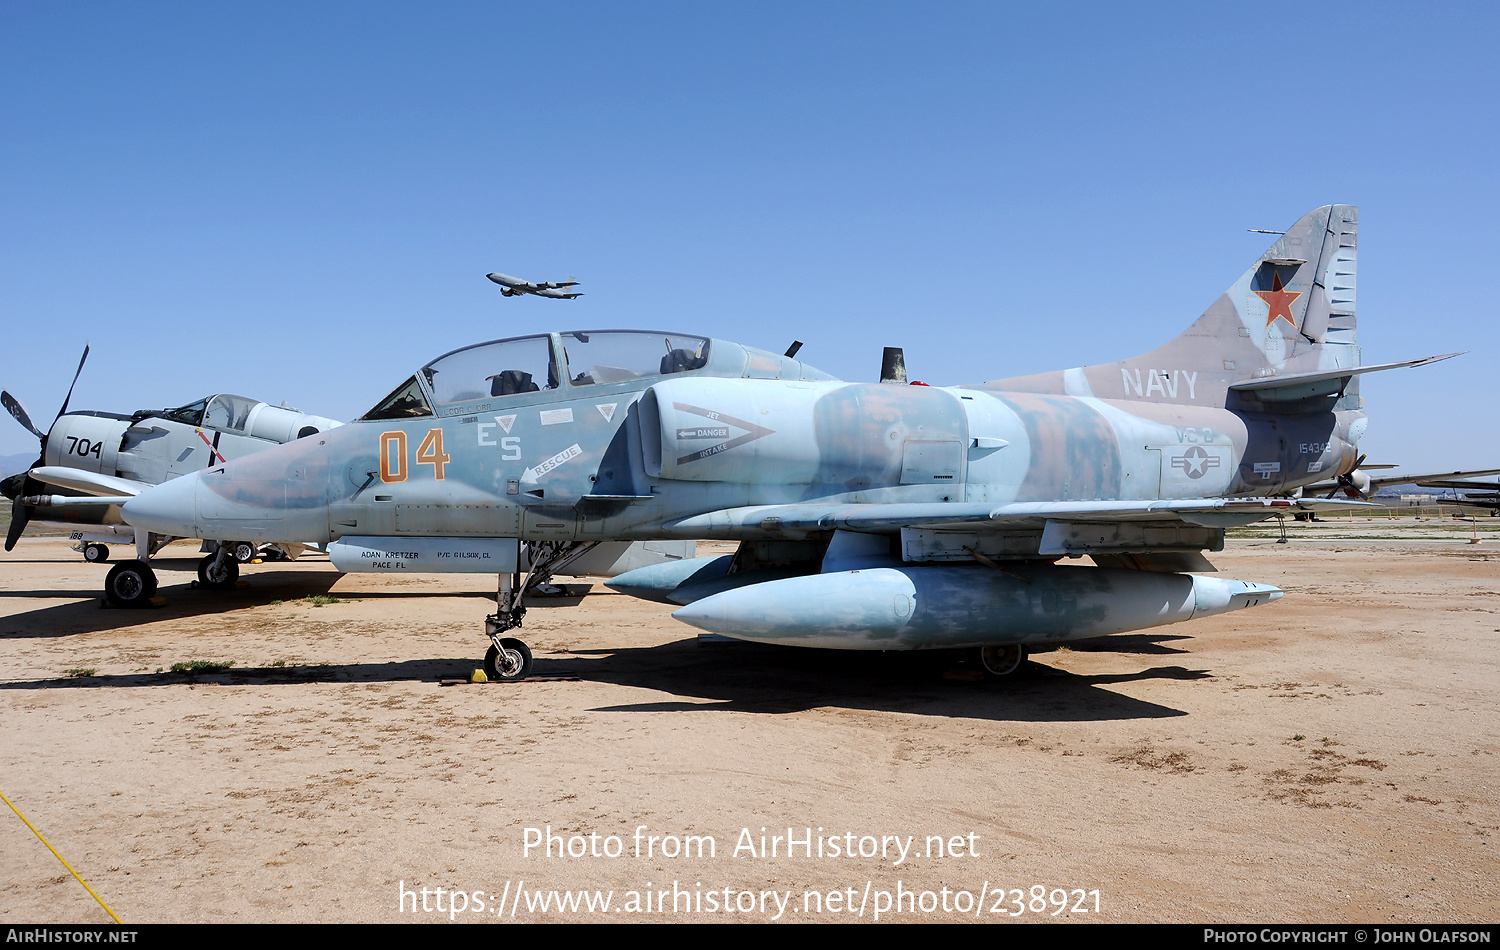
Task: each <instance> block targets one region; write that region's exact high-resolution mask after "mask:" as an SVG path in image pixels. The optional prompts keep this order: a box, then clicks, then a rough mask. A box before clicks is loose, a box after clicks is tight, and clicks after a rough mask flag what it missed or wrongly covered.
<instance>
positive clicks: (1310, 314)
mask: <svg viewBox="0 0 1500 950" xmlns="http://www.w3.org/2000/svg"><path fill="white" fill-rule="evenodd" d="M1358 244H1359V213H1358V209H1356V208H1355V207H1354V206H1353V205H1327V206H1325V207H1322V208H1319V209H1317V210H1316V211H1312V212H1310V213H1308V214H1306V215H1304V216H1303V217H1302V219H1301V220H1299V221H1298V222H1297V223H1296V224H1294V225H1292V226H1291V227H1290V228H1288V229H1287V230H1286V232H1285V233H1284V234H1283V235H1282V236H1281V237H1280V238H1279V239H1278V240H1277V241H1276V243H1274V244H1272V245H1271V247H1270V248H1269V249H1267V250H1266V252H1265V253H1264V254H1262V255H1261V256H1260V258H1259V260H1257V261H1256V262H1255V263H1254V264H1252V265H1250V268H1249V269H1248V270H1246V271H1245V273H1244V274H1242V275H1241V276H1240V279H1239V280H1237V281H1235V282H1234V284H1233V285H1231V286H1230V288H1229V289H1228V290H1226V291H1225V292H1224V293H1223V294H1221V295H1220V296H1219V299H1218V300H1216V301H1214V303H1213V305H1212V306H1210V307H1209V308H1208V309H1207V310H1206V311H1204V313H1203V315H1202V316H1201V317H1199V318H1198V319H1197V321H1195V322H1194V323H1193V325H1192V326H1190V327H1188V328H1187V330H1186V331H1184V332H1183V333H1182V335H1181V336H1178V337H1177V338H1175V339H1173V340H1171V341H1170V342H1168V343H1166V344H1164V345H1162V346H1159V347H1157V348H1156V349H1154V350H1151V351H1150V352H1148V353H1142V354H1141V355H1140V356H1136V357H1133V358H1131V359H1127V360H1121V361H1119V362H1117V363H1101V364H1098V365H1096V366H1084V367H1077V368H1074V369H1069V370H1063V371H1061V372H1056V373H1043V374H1040V375H1037V376H1026V377H1021V378H1018V379H1009V380H997V381H995V382H991V383H986V384H985V386H984V388H985V389H997V390H1010V391H1020V392H1050V393H1060V394H1067V395H1073V396H1097V397H1100V398H1104V399H1131V400H1144V401H1147V402H1161V403H1175V404H1187V405H1200V406H1201V405H1211V406H1222V405H1224V403H1225V398H1226V394H1227V391H1228V387H1229V386H1230V385H1232V384H1234V383H1237V382H1242V381H1245V380H1251V379H1262V378H1265V377H1269V376H1284V375H1289V374H1293V373H1310V372H1317V371H1320V370H1329V369H1338V368H1344V367H1354V366H1358V365H1359V359H1360V357H1359V345H1358V342H1357V339H1356V321H1355V311H1354V305H1355V276H1356V272H1357V266H1356V265H1357V252H1358ZM1348 392H1349V394H1350V396H1351V397H1352V398H1351V399H1350V400H1349V401H1350V402H1351V403H1355V404H1357V401H1358V396H1357V389H1356V388H1355V384H1354V383H1351V384H1350V389H1349V390H1348ZM1351 408H1352V407H1351Z"/></svg>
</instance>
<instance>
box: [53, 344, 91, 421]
mask: <svg viewBox="0 0 1500 950" xmlns="http://www.w3.org/2000/svg"><path fill="white" fill-rule="evenodd" d="M88 358H89V345H88V344H87V343H85V344H84V345H83V358H82V359H80V360H79V361H78V372H76V373H74V374H73V384H72V385H71V386H69V387H68V395H67V396H65V397H63V404H62V408H61V409H59V410H57V416H58V418H59V419H60V418H62V414H63V413H65V412H67V411H68V403H69V402H71V401H72V400H73V386H77V385H78V377H80V376H82V375H83V364H84V363H85V362H87V361H88ZM52 421H53V422H56V421H57V419H53V420H52Z"/></svg>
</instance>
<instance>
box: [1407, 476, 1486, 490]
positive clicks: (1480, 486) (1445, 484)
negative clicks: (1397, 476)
mask: <svg viewBox="0 0 1500 950" xmlns="http://www.w3.org/2000/svg"><path fill="white" fill-rule="evenodd" d="M1478 474H1481V475H1487V474H1492V473H1489V472H1480V473H1478ZM1413 481H1414V483H1415V484H1416V485H1419V486H1421V487H1422V488H1451V489H1453V490H1454V491H1497V490H1500V482H1470V481H1462V480H1458V479H1454V478H1418V479H1414V480H1413Z"/></svg>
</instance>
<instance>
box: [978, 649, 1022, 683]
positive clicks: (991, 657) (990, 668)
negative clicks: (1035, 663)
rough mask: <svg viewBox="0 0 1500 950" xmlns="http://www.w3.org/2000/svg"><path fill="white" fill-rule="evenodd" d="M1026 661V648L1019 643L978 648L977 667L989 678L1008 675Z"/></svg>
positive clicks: (999, 677)
mask: <svg viewBox="0 0 1500 950" xmlns="http://www.w3.org/2000/svg"><path fill="white" fill-rule="evenodd" d="M1025 662H1026V648H1025V647H1024V646H1022V645H1021V644H1019V643H1007V644H1005V645H1004V646H998V647H980V648H979V667H980V669H982V670H984V675H985V676H987V677H989V678H990V679H1001V678H1003V677H1006V676H1010V675H1012V674H1013V673H1015V672H1016V670H1019V669H1020V668H1021V664H1023V663H1025Z"/></svg>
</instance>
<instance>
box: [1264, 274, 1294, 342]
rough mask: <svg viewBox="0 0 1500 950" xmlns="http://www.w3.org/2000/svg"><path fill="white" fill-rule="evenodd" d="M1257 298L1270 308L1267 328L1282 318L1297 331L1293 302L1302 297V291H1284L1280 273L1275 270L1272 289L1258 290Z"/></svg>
mask: <svg viewBox="0 0 1500 950" xmlns="http://www.w3.org/2000/svg"><path fill="white" fill-rule="evenodd" d="M1255 296H1257V297H1259V298H1260V299H1262V300H1264V301H1265V302H1266V306H1267V307H1269V308H1270V309H1269V311H1268V312H1267V313H1266V326H1267V327H1269V326H1270V325H1271V324H1273V323H1275V322H1276V318H1277V317H1280V318H1281V319H1283V320H1285V321H1286V322H1287V323H1290V324H1291V325H1292V328H1293V329H1296V327H1297V321H1296V320H1293V319H1292V301H1294V300H1296V299H1297V298H1298V297H1300V296H1302V291H1300V290H1282V289H1281V274H1280V273H1278V272H1277V271H1274V270H1273V271H1272V272H1271V289H1270V290H1257V291H1255Z"/></svg>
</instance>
